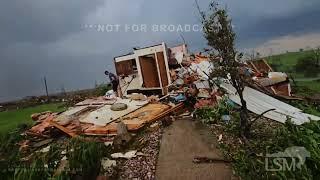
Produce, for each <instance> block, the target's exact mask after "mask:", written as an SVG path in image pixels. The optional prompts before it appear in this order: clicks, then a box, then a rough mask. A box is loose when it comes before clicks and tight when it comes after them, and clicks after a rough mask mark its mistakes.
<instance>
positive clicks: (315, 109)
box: [288, 100, 320, 116]
mask: <svg viewBox="0 0 320 180" xmlns="http://www.w3.org/2000/svg"><path fill="white" fill-rule="evenodd" d="M288 103H289V104H291V105H292V106H294V107H296V108H299V109H301V110H302V111H303V112H305V113H308V114H312V115H315V116H320V106H319V105H318V104H317V103H309V102H306V101H292V100H291V101H288Z"/></svg>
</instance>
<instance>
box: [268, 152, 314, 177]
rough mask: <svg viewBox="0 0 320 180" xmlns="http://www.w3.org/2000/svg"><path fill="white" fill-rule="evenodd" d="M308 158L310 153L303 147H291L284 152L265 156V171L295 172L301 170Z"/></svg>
mask: <svg viewBox="0 0 320 180" xmlns="http://www.w3.org/2000/svg"><path fill="white" fill-rule="evenodd" d="M308 157H310V152H309V151H307V150H306V148H304V147H299V146H292V147H289V148H287V149H286V150H285V151H284V152H278V153H274V154H266V156H265V168H266V170H267V171H295V170H296V168H298V169H301V167H302V165H304V163H305V162H306V158H308Z"/></svg>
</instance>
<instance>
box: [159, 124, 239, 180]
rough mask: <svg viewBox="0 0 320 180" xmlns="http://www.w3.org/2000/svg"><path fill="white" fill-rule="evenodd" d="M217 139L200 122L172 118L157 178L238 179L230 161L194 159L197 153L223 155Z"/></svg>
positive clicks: (162, 145)
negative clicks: (198, 162) (216, 161)
mask: <svg viewBox="0 0 320 180" xmlns="http://www.w3.org/2000/svg"><path fill="white" fill-rule="evenodd" d="M216 141H217V139H216V137H214V136H213V135H212V133H210V131H209V130H208V128H207V127H205V126H203V125H201V124H200V123H196V122H194V121H192V120H189V119H183V120H177V121H175V122H173V124H172V125H170V126H169V127H167V128H166V129H165V130H164V134H163V136H162V140H161V146H160V154H159V158H158V163H157V170H156V179H157V180H162V179H163V180H168V179H174V180H179V179H181V180H189V179H190V180H191V179H192V180H194V179H201V180H202V179H210V180H213V179H217V180H220V179H235V178H233V176H232V170H231V165H229V164H226V163H207V164H206V163H204V164H195V163H193V162H192V160H193V158H194V156H205V157H211V158H223V156H222V155H221V152H220V151H219V150H218V149H217V147H216V143H217V142H216Z"/></svg>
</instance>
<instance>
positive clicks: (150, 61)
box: [139, 56, 160, 88]
mask: <svg viewBox="0 0 320 180" xmlns="http://www.w3.org/2000/svg"><path fill="white" fill-rule="evenodd" d="M139 62H140V67H141V73H142V78H143V84H144V87H146V88H154V87H160V81H159V76H158V70H157V64H156V60H155V59H154V58H152V57H144V56H142V57H139Z"/></svg>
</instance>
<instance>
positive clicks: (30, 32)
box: [0, 0, 103, 45]
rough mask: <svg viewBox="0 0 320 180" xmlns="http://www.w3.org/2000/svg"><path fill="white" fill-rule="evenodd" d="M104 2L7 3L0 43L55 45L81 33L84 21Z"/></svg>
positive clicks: (0, 9)
mask: <svg viewBox="0 0 320 180" xmlns="http://www.w3.org/2000/svg"><path fill="white" fill-rule="evenodd" d="M101 4H103V1H101V0H100V1H95V0H93V1H85V0H80V1H79V0H68V1H65V0H53V1H47V0H23V1H21V0H4V1H1V3H0V22H1V34H0V39H1V40H3V41H2V42H0V43H2V45H4V44H3V42H5V43H13V42H39V43H45V42H49V41H55V40H58V39H59V38H62V37H64V36H66V35H68V34H70V33H73V32H76V31H79V30H80V28H79V27H80V25H81V23H82V22H83V18H84V17H85V16H87V14H88V13H89V12H91V11H92V10H95V9H96V8H97V6H99V5H101Z"/></svg>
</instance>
